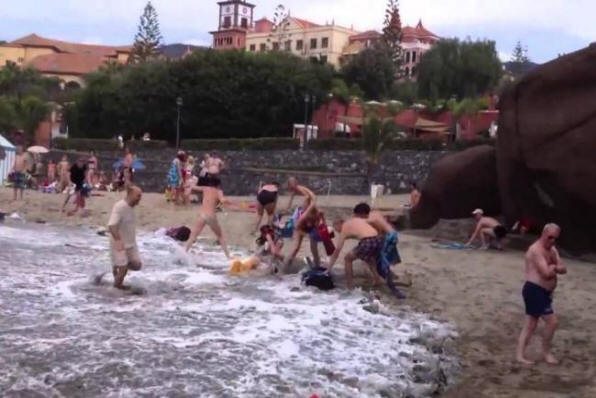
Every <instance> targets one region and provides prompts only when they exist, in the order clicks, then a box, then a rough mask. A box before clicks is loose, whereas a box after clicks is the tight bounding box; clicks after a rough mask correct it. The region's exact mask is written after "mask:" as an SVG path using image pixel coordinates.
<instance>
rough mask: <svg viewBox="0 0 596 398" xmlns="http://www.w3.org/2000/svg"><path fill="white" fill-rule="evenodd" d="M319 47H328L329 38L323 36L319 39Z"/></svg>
mask: <svg viewBox="0 0 596 398" xmlns="http://www.w3.org/2000/svg"><path fill="white" fill-rule="evenodd" d="M321 48H329V38H328V37H323V39H322V40H321Z"/></svg>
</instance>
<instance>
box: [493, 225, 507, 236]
mask: <svg viewBox="0 0 596 398" xmlns="http://www.w3.org/2000/svg"><path fill="white" fill-rule="evenodd" d="M493 232H494V233H495V236H496V237H497V239H498V240H501V239H503V238H504V237H506V236H507V228H505V227H504V226H502V225H497V226H496V227H494V228H493Z"/></svg>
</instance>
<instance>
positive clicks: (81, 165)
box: [69, 157, 89, 215]
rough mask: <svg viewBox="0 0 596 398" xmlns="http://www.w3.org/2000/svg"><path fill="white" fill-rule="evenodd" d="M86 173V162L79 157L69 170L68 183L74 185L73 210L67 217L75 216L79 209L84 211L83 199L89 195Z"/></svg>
mask: <svg viewBox="0 0 596 398" xmlns="http://www.w3.org/2000/svg"><path fill="white" fill-rule="evenodd" d="M87 172H88V166H87V161H86V159H85V158H83V157H79V158H78V159H77V161H76V163H75V164H73V165H72V166H71V168H70V181H71V182H72V183H73V184H74V185H75V209H74V211H73V212H72V213H69V215H73V214H75V213H76V212H77V211H78V210H79V209H81V210H83V211H84V210H85V197H86V196H87V195H88V194H89V185H88V184H87Z"/></svg>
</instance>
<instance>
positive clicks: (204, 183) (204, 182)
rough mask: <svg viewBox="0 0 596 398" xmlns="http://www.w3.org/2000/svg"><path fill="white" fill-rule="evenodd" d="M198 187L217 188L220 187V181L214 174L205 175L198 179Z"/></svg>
mask: <svg viewBox="0 0 596 398" xmlns="http://www.w3.org/2000/svg"><path fill="white" fill-rule="evenodd" d="M197 184H198V186H200V187H213V188H219V187H220V186H221V180H220V178H219V176H218V175H216V174H209V173H207V174H205V176H203V177H199V181H198V183H197Z"/></svg>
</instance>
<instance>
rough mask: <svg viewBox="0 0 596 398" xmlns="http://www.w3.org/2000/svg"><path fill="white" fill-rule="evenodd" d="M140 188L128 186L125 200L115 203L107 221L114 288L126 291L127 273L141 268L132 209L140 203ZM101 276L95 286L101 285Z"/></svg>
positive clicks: (96, 279) (134, 217)
mask: <svg viewBox="0 0 596 398" xmlns="http://www.w3.org/2000/svg"><path fill="white" fill-rule="evenodd" d="M142 194H143V192H142V191H141V188H139V187H137V186H134V185H129V186H128V187H127V188H126V198H125V199H122V200H119V201H118V202H116V204H115V205H114V207H113V209H112V214H111V216H110V220H109V221H108V231H109V233H110V253H111V259H112V273H113V275H114V287H115V288H117V289H122V290H128V289H130V286H125V285H124V278H125V277H126V274H127V273H128V271H139V270H140V269H141V267H142V263H141V257H140V255H139V249H138V246H137V238H136V216H135V212H134V208H135V207H136V206H137V205H138V204H139V202H140V201H141V196H142ZM102 277H103V274H102V275H99V276H97V277H96V278H95V284H100V283H101V278H102Z"/></svg>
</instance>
